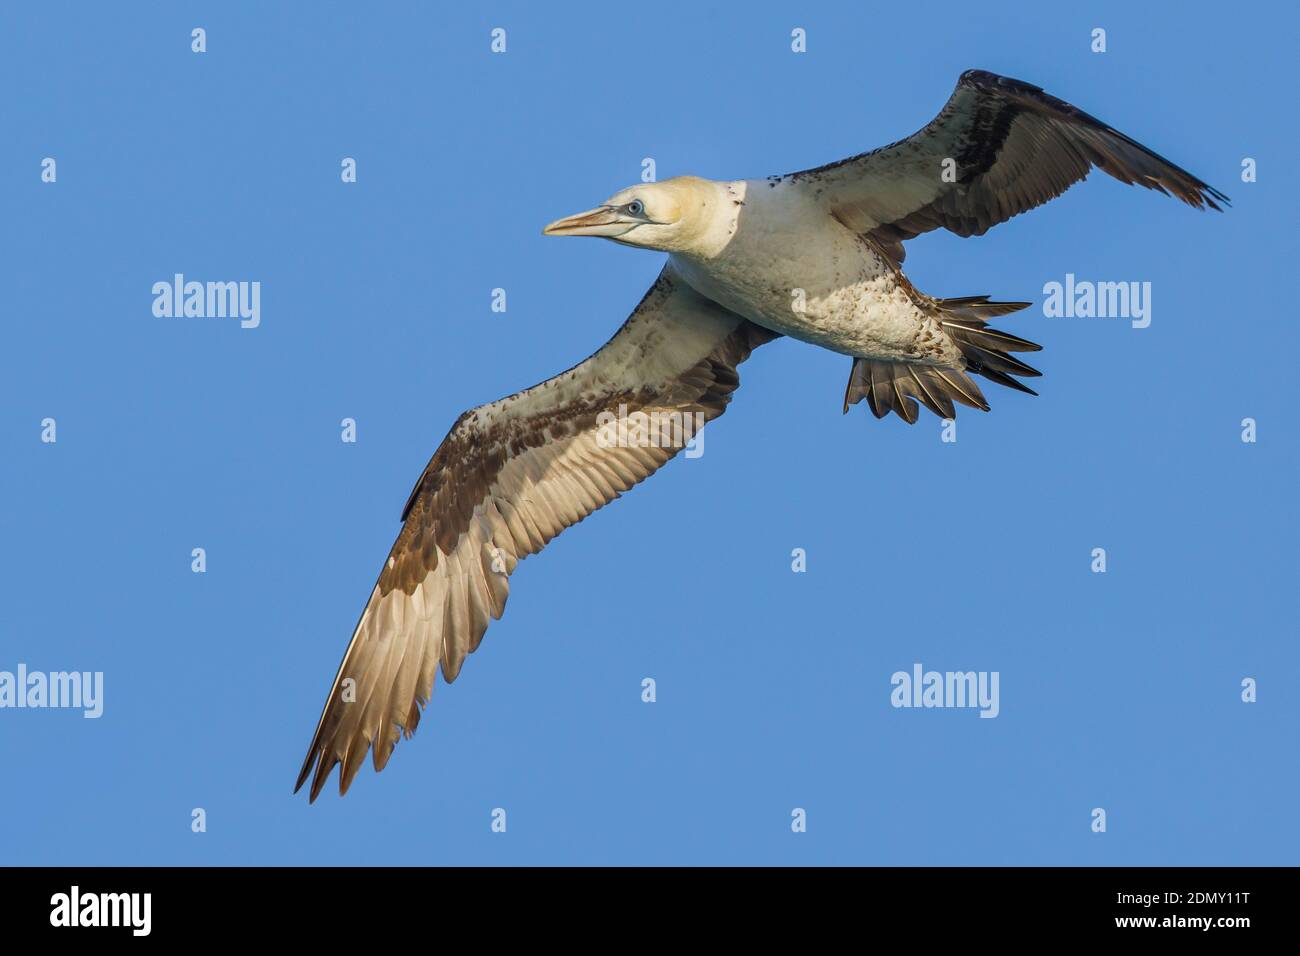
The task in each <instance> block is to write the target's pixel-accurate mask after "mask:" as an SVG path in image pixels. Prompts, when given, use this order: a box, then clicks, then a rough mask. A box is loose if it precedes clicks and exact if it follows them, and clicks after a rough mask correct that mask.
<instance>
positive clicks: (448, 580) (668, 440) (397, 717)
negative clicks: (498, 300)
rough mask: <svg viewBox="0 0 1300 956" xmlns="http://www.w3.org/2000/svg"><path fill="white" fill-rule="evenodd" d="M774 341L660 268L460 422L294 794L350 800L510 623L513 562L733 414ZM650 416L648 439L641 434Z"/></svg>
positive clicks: (399, 547)
mask: <svg viewBox="0 0 1300 956" xmlns="http://www.w3.org/2000/svg"><path fill="white" fill-rule="evenodd" d="M776 337H777V333H775V332H770V331H768V330H767V329H763V328H761V327H759V326H757V325H754V324H752V323H750V322H749V321H747V320H746V319H743V318H742V317H740V316H739V315H736V314H735V313H734V312H730V311H728V310H726V309H724V308H723V307H722V306H719V305H717V304H716V303H714V302H712V301H711V300H709V299H707V298H705V297H703V296H701V295H699V294H698V293H696V292H695V291H694V290H693V289H691V287H690V286H688V285H687V284H686V283H685V282H684V281H683V280H681V279H680V278H678V277H677V276H676V275H675V274H674V273H673V272H672V269H671V267H665V269H664V271H663V273H661V274H660V276H659V279H658V280H657V281H656V282H655V284H654V285H653V286H652V287H651V289H650V291H649V292H648V293H646V296H645V298H644V299H642V301H641V303H640V305H638V306H637V307H636V310H635V311H634V312H633V313H632V315H631V317H629V318H628V320H627V322H626V323H625V324H624V325H623V327H622V328H621V329H619V331H618V332H617V333H615V335H614V337H613V338H612V339H610V341H609V342H608V343H606V344H605V346H604V347H603V348H601V349H600V350H599V351H598V352H596V354H594V355H593V356H591V357H590V358H589V359H587V360H586V361H584V362H582V363H581V364H579V365H577V366H575V367H573V368H572V369H570V370H569V371H567V372H563V373H561V374H560V375H557V376H556V377H555V378H552V379H550V380H548V381H546V382H543V383H541V384H540V385H536V386H534V387H533V388H530V389H527V390H525V391H522V392H518V393H517V394H515V395H511V396H509V397H508V398H504V399H501V400H500V401H498V402H493V403H491V404H489V405H483V406H480V407H479V408H475V409H473V410H471V411H469V412H466V413H465V414H464V415H462V416H461V417H460V418H459V419H458V420H457V422H456V424H455V425H453V426H452V429H451V431H450V432H449V433H448V434H447V437H446V438H445V439H443V442H442V444H441V445H440V446H439V448H438V450H437V451H436V452H435V453H434V455H433V458H432V460H431V461H430V462H429V465H428V467H427V468H425V470H424V473H423V475H421V477H420V480H419V481H418V482H417V483H416V485H415V488H414V490H413V491H412V492H411V496H410V499H409V500H408V501H407V504H406V509H405V510H404V511H403V513H402V519H403V522H404V524H403V526H402V530H401V533H400V534H398V536H397V541H396V542H395V543H394V544H393V548H392V551H391V552H390V553H389V555H388V560H387V561H386V562H385V563H384V568H383V571H382V572H381V573H380V575H379V581H378V582H377V583H376V585H375V587H374V590H373V591H371V593H370V599H369V601H368V603H367V604H366V607H365V610H364V612H363V613H362V615H361V620H360V621H359V622H358V623H357V627H356V630H355V632H354V633H353V635H352V641H351V643H349V644H348V648H347V652H346V653H345V654H344V656H343V662H342V664H341V665H340V666H339V671H338V675H337V676H336V677H335V679H334V685H333V687H331V689H330V693H329V697H328V699H327V700H326V702H325V709H324V712H323V713H322V714H321V718H320V722H319V724H318V725H317V727H316V733H315V735H314V736H313V737H312V741H311V746H310V748H309V749H308V751H307V758H306V760H305V761H304V763H303V766H302V771H301V773H300V774H299V776H298V783H297V787H295V790H296V789H298V788H300V787H301V786H302V785H303V783H304V782H305V781H306V780H307V777H308V776H309V775H311V774H312V770H313V767H314V768H315V775H314V777H313V778H312V784H311V799H312V800H315V799H316V796H317V795H318V794H319V793H320V791H321V788H322V787H323V786H324V784H325V781H326V778H328V776H329V774H330V771H331V770H332V769H333V768H334V766H335V765H336V764H340V763H341V764H342V765H343V768H342V770H341V771H340V774H339V792H340V793H345V792H346V791H347V788H348V786H349V785H350V784H351V782H352V778H353V777H354V776H355V775H356V773H357V770H358V769H360V767H361V763H362V761H363V760H364V758H365V755H366V752H367V750H371V749H372V748H373V756H374V765H375V769H376V770H382V769H383V767H384V765H385V763H387V761H388V758H389V756H390V755H391V754H392V751H393V746H394V745H395V744H396V742H397V740H398V736H399V734H400V733H402V732H405V733H406V735H407V736H410V734H411V733H412V732H413V731H414V730H415V727H416V724H417V723H418V722H419V719H420V708H421V707H422V706H423V705H424V704H425V703H427V701H428V699H429V697H430V695H431V693H432V691H433V682H434V675H435V672H436V671H437V670H438V668H439V667H441V669H442V674H443V678H444V680H446V681H448V682H450V681H453V680H455V678H456V675H457V674H458V673H459V672H460V668H461V664H462V663H463V662H464V660H465V656H466V655H467V654H469V653H471V652H472V651H474V650H475V649H476V648H477V647H478V644H479V641H480V640H481V639H482V637H483V633H484V631H485V630H486V629H487V626H488V621H489V619H490V618H499V617H500V616H501V613H502V610H503V609H504V608H505V603H506V596H507V593H508V578H509V575H510V574H511V572H513V571H514V568H515V564H516V562H517V561H519V560H520V559H521V558H524V557H526V556H528V555H530V554H533V553H535V552H537V551H540V550H541V549H542V547H543V546H544V545H545V544H546V543H547V542H548V541H550V540H551V538H553V537H554V536H555V535H557V534H559V533H560V532H561V531H562V530H564V529H565V528H567V527H568V526H569V525H571V524H574V523H576V522H578V521H581V520H582V519H583V518H584V517H586V516H587V515H588V514H590V513H591V512H593V511H595V510H596V509H597V508H599V507H601V506H602V505H604V504H606V503H607V502H609V501H612V500H613V499H615V498H617V497H619V495H620V494H622V493H623V492H624V491H627V490H628V489H629V488H631V487H632V486H633V485H635V484H637V483H638V482H640V481H641V480H642V479H643V478H645V477H646V476H648V475H649V474H650V473H651V472H653V471H655V469H657V468H658V467H659V466H660V465H662V464H663V463H664V462H666V461H667V460H668V459H670V458H672V457H673V456H674V455H675V454H677V452H678V451H680V450H681V447H682V446H683V445H684V443H685V442H686V441H688V440H690V438H692V437H693V436H694V434H695V431H696V427H697V426H698V425H699V424H700V423H702V422H707V421H709V420H712V419H714V418H716V417H717V416H719V415H721V414H722V413H723V411H724V410H725V409H726V407H727V403H728V402H729V401H730V399H731V393H732V392H733V391H735V389H736V387H737V386H738V385H739V383H740V380H739V378H738V376H737V374H736V366H738V365H739V364H740V363H741V362H743V361H744V360H745V359H746V358H747V357H748V356H749V353H750V352H751V351H752V350H753V349H755V348H757V347H758V346H759V345H762V344H763V343H765V342H768V341H770V340H771V339H773V338H776ZM638 412H639V413H642V415H644V416H646V417H645V418H639V419H638V418H636V417H634V416H635V413H638ZM656 413H657V414H658V416H659V417H658V418H656V417H655V415H656ZM624 416H626V417H624ZM620 421H622V422H623V423H624V424H626V425H629V426H630V427H631V431H630V432H624V433H623V434H622V435H621V436H620V432H619V425H618V422H620ZM647 421H649V422H650V423H652V424H657V425H658V426H659V427H658V428H657V429H655V430H654V431H653V434H651V433H650V432H647V431H644V430H642V431H638V430H637V429H638V427H639V426H642V425H644V424H646V422H647ZM646 439H649V441H647V440H646Z"/></svg>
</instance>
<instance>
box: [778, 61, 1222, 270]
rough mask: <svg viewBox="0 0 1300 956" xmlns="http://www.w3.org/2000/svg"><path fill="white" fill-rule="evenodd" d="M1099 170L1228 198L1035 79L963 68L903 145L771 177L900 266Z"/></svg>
mask: <svg viewBox="0 0 1300 956" xmlns="http://www.w3.org/2000/svg"><path fill="white" fill-rule="evenodd" d="M1094 167H1096V168H1097V169H1100V170H1102V171H1103V172H1105V173H1108V174H1109V175H1111V176H1113V177H1114V178H1115V179H1118V180H1119V181H1120V182H1122V183H1136V184H1137V185H1139V186H1145V187H1146V188H1148V189H1155V190H1159V191H1160V192H1163V193H1170V194H1172V195H1174V196H1177V197H1178V198H1179V199H1181V200H1182V201H1183V202H1185V203H1188V204H1189V205H1192V206H1196V207H1197V208H1204V207H1206V206H1208V207H1210V208H1211V209H1218V208H1219V206H1218V203H1220V202H1227V200H1228V197H1227V196H1225V195H1223V193H1221V192H1219V191H1218V190H1217V189H1214V188H1213V187H1211V186H1207V185H1206V184H1205V183H1203V182H1202V181H1201V180H1199V179H1197V178H1196V177H1195V176H1193V175H1192V174H1191V173H1189V172H1187V170H1185V169H1181V168H1179V167H1178V166H1175V165H1174V164H1173V163H1171V162H1169V160H1167V159H1165V158H1164V157H1163V156H1160V155H1157V154H1156V153H1154V152H1152V151H1151V150H1149V149H1147V148H1146V147H1145V146H1143V145H1142V144H1141V143H1138V142H1136V141H1135V140H1133V139H1131V138H1129V137H1128V136H1125V135H1124V134H1123V133H1121V132H1120V131H1119V130H1117V129H1114V128H1112V127H1111V126H1108V125H1107V124H1106V123H1103V122H1102V121H1101V120H1099V119H1097V118H1096V117H1094V116H1089V115H1088V114H1087V113H1085V112H1084V111H1083V110H1081V109H1079V108H1078V107H1075V106H1071V105H1070V104H1069V103H1067V102H1065V101H1064V100H1060V99H1057V98H1056V97H1055V96H1052V95H1051V94H1050V93H1045V92H1043V90H1041V89H1040V88H1038V87H1037V86H1034V85H1032V84H1030V83H1025V82H1022V81H1021V80H1013V79H1011V78H1009V77H1005V76H998V75H997V74H996V73H987V72H985V71H983V70H967V71H966V72H965V73H963V74H962V75H961V78H960V79H959V80H958V81H957V88H956V89H955V90H954V91H953V94H952V96H951V97H950V98H949V99H948V102H947V103H945V104H944V107H943V109H942V110H940V111H939V115H938V116H936V117H935V118H934V119H933V120H931V121H930V122H929V124H927V125H926V126H925V128H924V129H921V130H919V131H918V132H916V133H913V134H912V135H911V136H909V137H907V138H906V139H902V140H899V141H898V142H897V143H891V144H890V145H888V146H882V147H881V148H880V149H877V150H874V151H872V152H870V153H862V154H861V155H859V156H852V157H850V158H848V159H843V160H840V161H839V162H835V163H830V164H829V165H826V166H820V167H818V168H816V169H806V170H803V171H802V172H797V173H790V174H788V175H786V176H780V177H776V178H777V180H779V181H786V182H790V183H793V184H796V185H801V186H803V187H806V188H808V189H809V190H810V191H812V192H814V193H815V194H816V196H817V197H818V199H819V200H820V201H821V202H822V203H824V204H825V205H826V206H827V208H828V209H829V210H830V211H831V212H832V213H833V214H834V215H835V216H836V217H837V218H838V219H839V220H840V221H841V222H843V223H844V224H845V225H846V226H848V227H849V228H850V229H852V230H853V231H855V232H859V233H863V234H865V235H868V236H870V237H871V238H872V239H874V240H875V241H876V242H877V243H879V244H880V246H881V247H882V248H883V249H884V250H885V251H886V252H888V253H889V254H890V256H891V258H893V259H894V260H895V261H896V262H902V261H903V255H904V252H903V240H905V239H911V238H912V237H913V236H916V235H919V234H920V233H923V232H928V231H930V230H931V229H938V228H944V229H948V230H950V231H952V232H954V233H956V234H957V235H959V236H981V235H983V234H984V233H985V232H987V231H988V230H989V229H990V228H992V227H993V226H996V225H997V224H998V223H1001V222H1006V221H1007V220H1008V219H1010V218H1011V217H1012V216H1016V215H1019V214H1020V213H1022V212H1025V211H1026V210H1029V209H1033V208H1034V207H1035V206H1041V205H1042V204H1043V203H1045V202H1048V201H1049V200H1051V199H1055V198H1056V197H1057V196H1059V195H1060V194H1061V193H1063V192H1065V191H1066V190H1067V189H1069V188H1070V186H1072V185H1073V184H1074V183H1077V182H1079V181H1080V180H1082V179H1083V178H1084V177H1085V176H1087V175H1088V173H1089V172H1090V171H1091V170H1092V169H1093V168H1094Z"/></svg>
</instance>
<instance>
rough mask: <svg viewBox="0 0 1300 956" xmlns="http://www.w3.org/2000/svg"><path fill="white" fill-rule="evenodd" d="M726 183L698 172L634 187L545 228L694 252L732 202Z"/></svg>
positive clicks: (554, 233) (549, 231)
mask: <svg viewBox="0 0 1300 956" xmlns="http://www.w3.org/2000/svg"><path fill="white" fill-rule="evenodd" d="M721 186H722V184H720V183H715V182H711V181H710V180H707V179H697V178H696V177H694V176H678V177H677V178H675V179H665V180H664V181H663V182H661V183H642V184H640V185H637V186H629V187H628V188H627V189H624V190H623V191H622V192H618V193H615V194H614V195H613V196H610V197H609V198H608V199H606V200H605V201H604V202H603V203H601V204H600V205H599V206H597V207H596V208H595V209H589V210H587V211H586V212H580V213H578V214H577V215H576V216H568V217H566V218H564V219H557V220H555V222H553V223H551V224H550V225H549V226H547V227H546V228H545V229H543V230H542V233H543V234H544V235H547V236H599V237H601V238H602V239H612V240H614V241H615V242H619V243H622V244H623V245H627V246H641V247H643V248H646V249H659V250H661V251H663V252H686V253H689V252H692V251H694V250H695V249H696V247H697V246H699V245H700V244H701V243H702V242H703V241H705V240H706V238H707V237H708V235H709V232H710V230H711V228H712V227H713V225H714V224H715V223H716V221H717V219H718V217H719V216H721V215H723V214H724V211H725V209H726V207H727V206H730V205H732V203H731V202H730V201H729V200H727V198H726V196H725V195H724V191H723V190H721V189H720V187H721Z"/></svg>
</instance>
